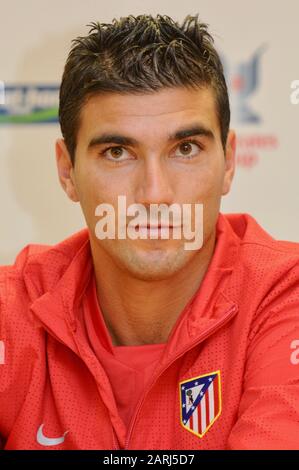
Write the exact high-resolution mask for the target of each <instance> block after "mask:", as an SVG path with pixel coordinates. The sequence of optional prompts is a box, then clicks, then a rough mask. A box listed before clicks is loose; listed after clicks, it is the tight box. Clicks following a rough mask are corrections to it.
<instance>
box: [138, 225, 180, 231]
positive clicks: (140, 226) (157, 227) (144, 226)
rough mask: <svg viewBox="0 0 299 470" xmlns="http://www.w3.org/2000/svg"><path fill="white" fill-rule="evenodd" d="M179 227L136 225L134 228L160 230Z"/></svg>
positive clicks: (177, 226)
mask: <svg viewBox="0 0 299 470" xmlns="http://www.w3.org/2000/svg"><path fill="white" fill-rule="evenodd" d="M180 227H181V225H150V224H147V225H136V228H143V229H148V230H149V229H159V228H160V229H161V228H180Z"/></svg>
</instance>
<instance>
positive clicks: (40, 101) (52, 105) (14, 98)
mask: <svg viewBox="0 0 299 470" xmlns="http://www.w3.org/2000/svg"><path fill="white" fill-rule="evenodd" d="M2 83H3V82H2ZM2 97H3V99H2V100H1V102H0V124H40V123H53V122H55V123H57V122H58V105H59V86H58V85H6V84H5V87H4V90H3V93H2Z"/></svg>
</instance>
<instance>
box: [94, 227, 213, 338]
mask: <svg viewBox="0 0 299 470" xmlns="http://www.w3.org/2000/svg"><path fill="white" fill-rule="evenodd" d="M214 248H215V233H213V235H212V236H211V237H210V239H209V240H208V241H206V243H205V245H204V247H202V249H201V250H199V251H198V252H197V253H196V255H195V256H194V257H193V258H192V259H191V261H190V262H189V263H188V264H187V265H186V266H185V267H184V269H182V270H181V271H180V272H179V273H176V275H175V276H172V277H170V278H168V279H165V280H162V281H160V280H159V281H144V280H140V279H136V278H134V277H132V276H130V275H129V274H124V272H123V271H120V270H118V269H117V268H116V267H115V264H113V263H112V262H111V260H109V259H104V260H103V256H100V253H97V252H96V250H95V249H93V250H92V251H93V260H94V269H95V277H96V287H97V297H98V301H99V305H100V307H101V311H102V313H103V317H104V320H105V323H106V326H107V329H108V331H109V333H110V336H111V339H112V343H113V344H114V345H115V346H136V345H143V344H156V343H157V344H158V343H166V342H167V339H168V337H169V335H170V332H171V330H172V328H173V326H174V325H175V323H176V321H177V319H178V317H179V316H180V313H181V312H182V311H183V309H184V307H185V306H186V305H187V303H188V302H189V300H190V299H191V298H192V296H193V295H194V294H195V293H196V291H197V290H198V288H199V286H200V284H201V282H202V280H203V278H204V276H205V273H206V271H207V269H208V266H209V263H210V261H211V258H212V256H213V253H214ZM104 258H106V257H104ZM103 261H104V262H103Z"/></svg>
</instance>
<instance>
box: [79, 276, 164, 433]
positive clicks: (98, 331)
mask: <svg viewBox="0 0 299 470" xmlns="http://www.w3.org/2000/svg"><path fill="white" fill-rule="evenodd" d="M83 311H84V316H83V322H84V325H85V328H86V333H87V336H88V339H89V341H90V344H91V347H92V349H93V351H94V353H95V355H96V356H97V358H98V360H99V361H100V363H101V364H102V366H103V368H104V369H105V371H106V373H107V375H108V378H109V381H110V384H111V387H112V391H113V395H114V398H115V402H116V406H117V409H118V411H119V414H120V417H121V418H122V420H123V422H124V424H125V426H126V428H128V427H129V424H130V420H131V418H132V415H133V413H134V410H135V408H136V406H137V403H138V401H139V399H140V397H141V396H142V394H143V392H144V390H145V388H146V386H147V385H148V383H149V382H150V380H151V378H152V375H153V372H154V370H155V368H156V366H157V363H158V361H159V359H160V357H161V355H162V353H163V350H164V348H165V344H149V345H143V346H113V344H112V341H111V338H110V335H109V332H108V330H107V328H106V325H105V322H104V319H103V315H102V312H101V309H100V306H99V304H98V301H97V295H96V287H95V279H94V276H92V278H91V282H90V285H89V286H88V288H87V292H86V296H85V299H84V307H83Z"/></svg>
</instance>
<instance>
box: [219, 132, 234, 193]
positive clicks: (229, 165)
mask: <svg viewBox="0 0 299 470" xmlns="http://www.w3.org/2000/svg"><path fill="white" fill-rule="evenodd" d="M224 164H225V168H224V171H225V174H224V179H223V186H222V195H223V196H224V195H225V194H227V193H228V192H229V190H230V187H231V184H232V180H233V177H234V173H235V167H236V133H235V131H233V130H230V131H229V133H228V135H227V139H226V146H225V162H224Z"/></svg>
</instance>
